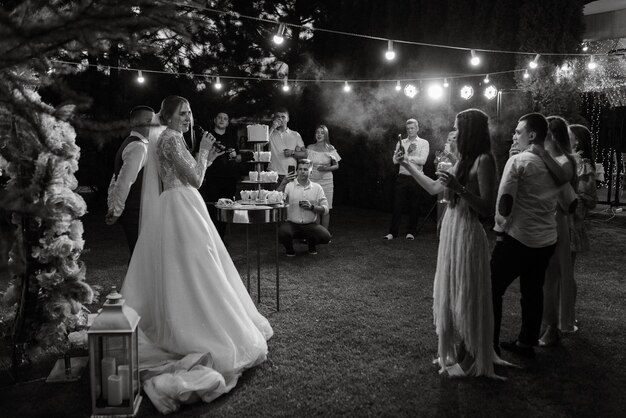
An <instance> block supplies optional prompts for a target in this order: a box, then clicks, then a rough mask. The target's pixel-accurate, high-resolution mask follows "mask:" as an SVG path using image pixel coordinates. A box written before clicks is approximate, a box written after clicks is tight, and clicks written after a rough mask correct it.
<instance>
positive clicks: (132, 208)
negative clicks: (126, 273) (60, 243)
mask: <svg viewBox="0 0 626 418" xmlns="http://www.w3.org/2000/svg"><path fill="white" fill-rule="evenodd" d="M153 117H154V110H152V108H150V107H148V106H137V107H135V108H134V109H133V110H131V112H130V125H131V129H132V131H131V132H130V135H129V136H128V137H127V138H126V139H125V140H124V142H122V145H121V146H120V148H119V149H118V150H117V154H116V155H115V162H114V171H113V178H112V179H111V183H110V185H109V194H108V199H107V203H108V207H109V210H108V212H107V215H106V218H105V222H106V224H107V225H113V224H114V223H115V222H117V221H118V220H119V223H120V224H121V225H122V228H123V229H124V234H125V235H126V242H127V244H128V249H129V251H130V255H131V257H132V255H133V250H134V249H135V244H136V243H137V238H138V236H139V209H140V204H141V183H142V179H143V166H144V164H145V163H146V157H147V155H148V135H149V133H150V124H151V123H152V118H153Z"/></svg>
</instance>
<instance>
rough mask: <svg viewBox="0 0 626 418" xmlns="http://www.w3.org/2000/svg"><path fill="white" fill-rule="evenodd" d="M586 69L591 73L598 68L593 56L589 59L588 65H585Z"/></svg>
mask: <svg viewBox="0 0 626 418" xmlns="http://www.w3.org/2000/svg"><path fill="white" fill-rule="evenodd" d="M587 68H589V69H590V70H592V71H593V70H595V69H596V68H598V63H597V62H596V61H595V60H594V58H593V55H591V56H590V57H589V64H587Z"/></svg>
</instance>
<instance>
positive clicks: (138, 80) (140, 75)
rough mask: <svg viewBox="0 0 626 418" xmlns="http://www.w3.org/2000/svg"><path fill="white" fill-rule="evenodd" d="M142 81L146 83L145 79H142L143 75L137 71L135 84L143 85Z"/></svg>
mask: <svg viewBox="0 0 626 418" xmlns="http://www.w3.org/2000/svg"><path fill="white" fill-rule="evenodd" d="M144 81H146V79H145V78H143V73H142V72H141V70H139V71H137V82H138V83H143V82H144Z"/></svg>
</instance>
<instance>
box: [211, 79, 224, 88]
mask: <svg viewBox="0 0 626 418" xmlns="http://www.w3.org/2000/svg"><path fill="white" fill-rule="evenodd" d="M213 87H214V88H215V90H221V89H222V83H221V82H220V78H219V77H215V84H213Z"/></svg>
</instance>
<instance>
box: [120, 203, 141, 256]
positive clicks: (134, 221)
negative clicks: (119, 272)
mask: <svg viewBox="0 0 626 418" xmlns="http://www.w3.org/2000/svg"><path fill="white" fill-rule="evenodd" d="M117 221H118V222H119V224H120V225H122V229H123V230H124V235H126V243H127V244H128V250H129V251H130V256H131V257H132V256H133V251H135V245H136V244H137V238H138V237H139V209H129V208H125V209H124V212H122V215H120V217H119V219H118V220H117Z"/></svg>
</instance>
